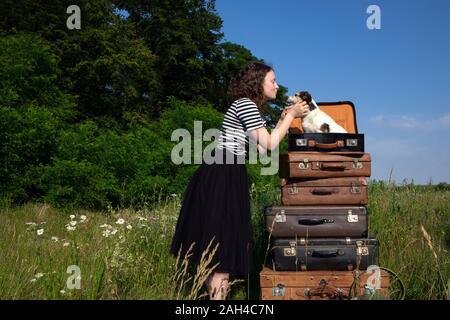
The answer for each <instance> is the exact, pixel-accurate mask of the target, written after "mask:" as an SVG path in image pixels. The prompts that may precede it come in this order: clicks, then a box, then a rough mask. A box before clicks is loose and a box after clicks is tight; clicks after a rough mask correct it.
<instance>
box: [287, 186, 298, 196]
mask: <svg viewBox="0 0 450 320" xmlns="http://www.w3.org/2000/svg"><path fill="white" fill-rule="evenodd" d="M287 192H288V194H289V195H291V194H297V193H298V189H297V187H289V188H288V189H287Z"/></svg>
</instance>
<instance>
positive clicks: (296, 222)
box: [265, 206, 368, 238]
mask: <svg viewBox="0 0 450 320" xmlns="http://www.w3.org/2000/svg"><path fill="white" fill-rule="evenodd" d="M265 222H266V230H267V231H268V232H269V233H270V234H271V236H272V237H274V238H277V237H278V238H280V237H284V238H287V237H292V238H295V237H307V238H309V237H320V238H326V237H328V238H330V237H331V238H332V237H334V238H339V237H354V238H366V237H367V235H368V233H367V232H368V219H367V209H366V208H365V207H362V206H271V207H266V208H265Z"/></svg>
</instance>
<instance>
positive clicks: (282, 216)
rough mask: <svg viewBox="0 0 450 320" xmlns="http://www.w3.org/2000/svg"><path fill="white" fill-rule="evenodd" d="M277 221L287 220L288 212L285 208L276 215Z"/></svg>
mask: <svg viewBox="0 0 450 320" xmlns="http://www.w3.org/2000/svg"><path fill="white" fill-rule="evenodd" d="M275 222H286V214H285V213H284V210H281V212H279V213H277V214H276V215H275Z"/></svg>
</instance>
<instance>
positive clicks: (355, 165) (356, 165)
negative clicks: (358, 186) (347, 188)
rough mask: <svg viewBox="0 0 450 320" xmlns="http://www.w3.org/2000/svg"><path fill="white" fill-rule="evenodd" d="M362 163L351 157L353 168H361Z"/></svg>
mask: <svg viewBox="0 0 450 320" xmlns="http://www.w3.org/2000/svg"><path fill="white" fill-rule="evenodd" d="M362 168H363V163H362V162H361V161H359V160H358V159H353V169H362Z"/></svg>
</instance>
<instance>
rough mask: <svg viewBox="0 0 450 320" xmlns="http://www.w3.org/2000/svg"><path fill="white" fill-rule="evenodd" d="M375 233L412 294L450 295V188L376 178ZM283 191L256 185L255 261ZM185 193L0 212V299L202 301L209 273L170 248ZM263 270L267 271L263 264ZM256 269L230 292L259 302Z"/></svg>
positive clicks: (385, 260)
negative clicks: (154, 201) (144, 202)
mask: <svg viewBox="0 0 450 320" xmlns="http://www.w3.org/2000/svg"><path fill="white" fill-rule="evenodd" d="M369 187H370V194H369V202H370V203H369V206H368V207H369V214H370V217H369V221H370V227H369V228H370V233H371V234H373V235H375V236H376V237H377V238H378V239H379V241H380V265H381V266H382V267H386V268H389V269H391V270H393V271H394V272H395V273H396V274H397V275H398V276H399V277H400V279H401V280H402V281H403V283H404V285H405V287H406V299H449V298H450V297H449V293H448V290H449V288H448V285H449V279H450V255H449V252H448V250H449V245H450V191H449V190H448V188H446V187H445V186H444V187H442V186H441V187H440V186H414V185H406V186H401V187H398V186H395V185H392V184H386V183H382V182H371V184H370V185H369ZM277 203H279V190H276V189H273V188H272V187H271V186H269V185H267V187H266V188H263V189H261V190H254V189H253V188H252V204H253V206H252V223H253V233H254V253H255V255H254V260H255V264H256V266H257V268H259V267H260V266H261V265H262V263H263V261H264V258H265V256H266V252H267V235H266V234H265V230H264V220H263V209H264V206H267V205H273V204H277ZM179 208H180V199H179V196H178V197H177V196H175V195H173V196H170V197H169V198H167V199H166V200H161V201H160V202H159V204H158V205H157V206H154V207H152V208H147V209H145V210H132V209H125V210H110V211H109V212H91V211H85V210H78V211H65V210H57V209H55V208H52V207H50V206H49V205H46V204H31V203H30V204H27V205H24V206H22V207H14V208H11V207H8V206H2V209H0V230H1V233H0V252H1V259H0V299H187V298H202V295H203V294H204V288H203V287H202V286H199V285H198V282H199V280H198V279H201V278H202V277H204V276H205V274H206V273H205V270H204V269H203V271H202V272H201V273H198V274H197V275H196V269H195V268H194V267H192V266H186V265H183V264H182V262H183V261H182V260H180V261H178V267H177V268H176V266H175V264H176V260H175V258H174V257H172V256H170V255H169V253H168V248H169V245H170V241H171V237H172V234H173V231H174V227H175V224H176V220H177V217H178V211H179ZM257 271H259V269H258V270H257ZM258 297H259V287H258V275H257V272H255V273H253V274H251V275H250V276H249V277H248V278H247V279H243V281H241V282H237V283H236V284H234V285H233V286H232V290H231V294H230V298H231V299H248V298H250V299H258Z"/></svg>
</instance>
